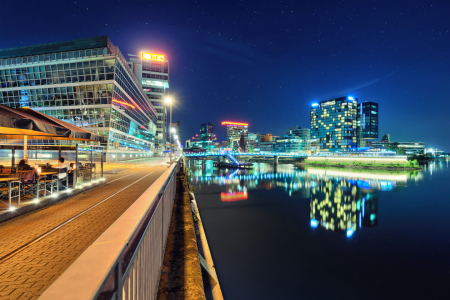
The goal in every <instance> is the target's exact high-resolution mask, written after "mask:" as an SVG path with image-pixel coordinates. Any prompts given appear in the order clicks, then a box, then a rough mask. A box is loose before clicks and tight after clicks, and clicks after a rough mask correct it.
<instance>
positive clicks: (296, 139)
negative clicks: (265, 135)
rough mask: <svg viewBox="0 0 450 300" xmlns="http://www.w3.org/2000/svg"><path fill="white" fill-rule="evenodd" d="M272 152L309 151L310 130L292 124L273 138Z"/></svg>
mask: <svg viewBox="0 0 450 300" xmlns="http://www.w3.org/2000/svg"><path fill="white" fill-rule="evenodd" d="M274 152H277V153H296V154H298V153H311V142H310V130H309V129H308V128H301V127H300V126H294V127H291V128H289V129H288V130H286V131H285V134H284V135H282V136H281V137H279V138H277V139H276V140H275V144H274Z"/></svg>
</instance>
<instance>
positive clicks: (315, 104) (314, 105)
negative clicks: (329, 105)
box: [311, 103, 319, 107]
mask: <svg viewBox="0 0 450 300" xmlns="http://www.w3.org/2000/svg"><path fill="white" fill-rule="evenodd" d="M311 106H312V107H316V106H319V103H313V104H311Z"/></svg>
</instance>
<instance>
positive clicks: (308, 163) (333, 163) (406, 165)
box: [295, 160, 422, 171]
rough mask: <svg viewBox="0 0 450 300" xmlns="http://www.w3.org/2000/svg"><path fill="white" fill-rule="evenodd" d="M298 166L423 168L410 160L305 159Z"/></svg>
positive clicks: (373, 168) (364, 168)
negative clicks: (385, 161)
mask: <svg viewBox="0 0 450 300" xmlns="http://www.w3.org/2000/svg"><path fill="white" fill-rule="evenodd" d="M295 165H296V166H301V167H304V166H316V167H317V166H319V167H322V166H323V167H334V168H346V169H363V170H388V171H416V170H422V167H420V166H419V163H418V162H417V161H409V162H404V163H401V162H400V163H370V162H358V161H354V162H340V161H326V160H324V161H314V160H313V161H308V160H306V161H304V162H300V163H295Z"/></svg>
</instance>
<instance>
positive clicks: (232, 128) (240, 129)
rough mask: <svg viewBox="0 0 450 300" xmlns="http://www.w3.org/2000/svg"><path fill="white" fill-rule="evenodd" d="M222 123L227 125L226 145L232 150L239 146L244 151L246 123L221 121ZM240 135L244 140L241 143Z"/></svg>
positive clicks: (246, 134) (246, 133)
mask: <svg viewBox="0 0 450 300" xmlns="http://www.w3.org/2000/svg"><path fill="white" fill-rule="evenodd" d="M222 125H226V126H227V146H228V147H229V148H233V150H238V149H239V148H241V150H242V151H245V138H246V137H247V136H248V124H247V123H239V122H228V121H225V122H222ZM241 137H242V139H243V140H244V141H243V142H242V143H241ZM241 144H242V145H241ZM242 146H243V147H242Z"/></svg>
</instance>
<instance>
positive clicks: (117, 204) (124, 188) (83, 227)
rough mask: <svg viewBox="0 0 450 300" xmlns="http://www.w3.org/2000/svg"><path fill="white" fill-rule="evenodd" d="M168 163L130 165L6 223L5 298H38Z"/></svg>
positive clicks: (2, 252)
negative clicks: (90, 187) (92, 186)
mask: <svg viewBox="0 0 450 300" xmlns="http://www.w3.org/2000/svg"><path fill="white" fill-rule="evenodd" d="M126 165H128V164H122V166H121V167H120V168H124V166H126ZM166 166H167V164H166V163H165V161H162V160H159V161H155V160H154V161H151V162H146V161H142V162H139V163H129V165H128V166H126V167H125V168H126V169H127V170H125V171H122V172H119V173H117V174H114V175H109V176H111V177H109V178H108V181H107V183H106V184H105V185H102V186H99V187H97V188H95V189H93V190H90V191H87V192H84V193H81V194H78V195H76V196H74V197H71V198H69V199H67V200H64V201H61V202H58V203H55V204H54V205H52V206H49V207H46V208H43V209H40V210H38V211H35V212H33V213H29V214H26V215H23V216H20V217H17V218H15V219H13V220H10V221H7V222H4V223H0V236H1V244H0V299H37V298H38V297H39V295H41V294H42V293H43V292H44V291H45V290H46V289H47V288H48V287H49V286H50V285H51V283H52V282H53V281H54V280H55V279H56V278H57V277H58V276H59V275H61V274H62V273H63V272H64V270H65V269H67V268H68V266H69V265H70V264H71V263H73V262H74V261H75V259H76V258H77V257H78V256H79V255H80V254H81V253H82V252H83V251H84V250H85V249H86V248H87V247H88V246H89V245H90V244H91V243H92V242H94V241H95V240H96V239H97V238H98V237H99V236H100V235H101V234H102V233H103V232H104V231H105V230H106V229H107V228H108V227H109V226H110V225H111V224H112V223H114V221H115V220H116V219H117V218H118V217H119V216H120V215H121V214H122V213H123V212H124V211H125V210H126V209H127V208H128V207H129V206H130V205H131V204H132V203H133V202H134V201H135V200H136V199H137V198H139V196H140V195H141V194H142V193H143V192H144V191H145V190H146V189H147V188H148V187H149V186H150V185H151V184H152V183H153V182H154V181H155V180H156V179H157V178H158V177H159V176H160V175H161V174H162V173H163V172H164V171H165V170H166V169H167V167H166ZM111 168H118V167H117V166H111Z"/></svg>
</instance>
